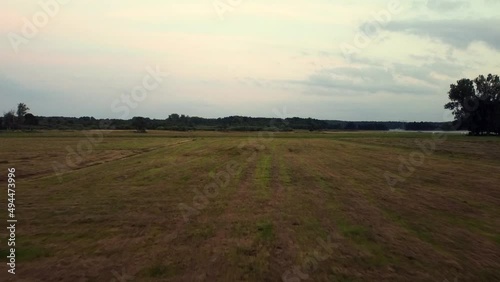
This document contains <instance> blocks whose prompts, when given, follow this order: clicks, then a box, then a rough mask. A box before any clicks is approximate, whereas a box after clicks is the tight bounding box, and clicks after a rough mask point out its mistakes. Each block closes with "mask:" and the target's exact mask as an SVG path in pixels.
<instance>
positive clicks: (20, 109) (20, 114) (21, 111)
mask: <svg viewBox="0 0 500 282" xmlns="http://www.w3.org/2000/svg"><path fill="white" fill-rule="evenodd" d="M29 110H30V108H28V106H26V104H25V103H19V104H17V119H18V122H19V124H23V123H24V115H26V113H28V111H29Z"/></svg>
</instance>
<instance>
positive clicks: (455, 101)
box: [444, 74, 500, 135]
mask: <svg viewBox="0 0 500 282" xmlns="http://www.w3.org/2000/svg"><path fill="white" fill-rule="evenodd" d="M448 97H449V99H450V100H451V102H449V103H447V104H446V105H445V106H444V107H445V109H449V110H452V111H453V114H454V115H455V119H456V124H457V125H458V127H459V128H465V129H467V130H469V131H470V132H471V133H472V134H474V135H481V134H490V133H496V134H500V79H499V77H498V75H492V74H489V75H488V76H487V77H484V76H483V75H480V76H478V77H477V78H476V79H474V80H470V79H466V78H464V79H461V80H459V81H457V84H452V85H450V91H449V92H448Z"/></svg>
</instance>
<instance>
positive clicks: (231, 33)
mask: <svg viewBox="0 0 500 282" xmlns="http://www.w3.org/2000/svg"><path fill="white" fill-rule="evenodd" d="M38 2H39V1H31V0H2V3H1V4H0V6H1V9H0V36H1V38H2V40H0V98H1V100H0V111H3V112H5V111H8V110H9V109H11V108H14V107H15V105H16V104H17V103H19V102H24V103H26V104H28V106H29V107H30V108H31V112H33V113H34V114H35V115H45V116H56V115H57V116H59V115H63V116H77V117H78V116H94V117H97V118H104V117H109V118H118V117H121V118H131V117H133V116H139V115H140V116H149V117H154V118H166V117H167V116H168V115H169V114H170V113H174V112H175V113H179V114H187V115H190V116H203V117H222V116H229V115H246V116H265V117H275V116H276V112H281V113H283V112H286V113H285V114H286V116H289V117H292V116H299V117H314V118H320V119H342V120H399V121H412V120H418V121H420V120H425V121H443V120H449V115H447V114H446V113H447V112H446V111H445V110H444V109H443V105H444V104H445V103H446V100H447V90H448V88H449V85H450V84H451V83H454V82H456V81H457V80H458V79H460V78H463V77H467V78H475V77H476V76H477V75H479V74H488V73H495V74H500V32H499V26H500V13H499V12H498V11H500V0H470V1H465V0H464V1H459V0H454V1H451V0H415V1H410V0H408V1H402V0H401V1H391V0H351V1H340V0H307V1H306V0H300V1H299V0H287V1H269V0H266V1H264V0H215V1H214V0H183V1H180V0H177V1H173V0H144V1H135V0H107V1H97V0H87V1H76V0H64V1H63V0H59V2H56V0H41V2H42V3H48V4H47V5H46V6H45V7H42V6H41V5H40V4H39V3H38ZM154 70H156V71H157V70H159V71H160V73H161V75H160V76H159V79H158V80H154V78H153V77H152V76H151V74H150V73H151V72H155V71H154ZM157 76H158V75H157ZM144 81H147V83H146V85H147V87H145V85H144ZM157 81H158V82H159V83H157ZM145 88H148V89H145ZM134 91H135V92H134ZM141 91H142V92H141ZM131 93H134V95H132V94H131ZM285 109H286V110H285Z"/></svg>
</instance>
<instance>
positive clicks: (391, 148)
mask: <svg viewBox="0 0 500 282" xmlns="http://www.w3.org/2000/svg"><path fill="white" fill-rule="evenodd" d="M86 135H87V136H89V138H90V139H91V140H93V143H90V141H89V139H88V138H87V137H86ZM101 137H102V138H101ZM436 140H437V139H435V138H433V137H432V135H431V134H424V133H389V132H378V133H367V132H350V133H343V132H336V133H309V132H296V133H273V134H269V133H262V134H260V136H259V133H219V132H185V133H178V132H160V131H150V132H149V133H147V134H136V133H132V132H126V131H114V132H111V133H109V132H107V133H105V134H104V135H101V133H98V132H95V131H94V132H78V131H75V132H57V131H48V132H39V133H1V134H0V144H1V145H0V146H1V147H0V169H1V171H0V185H1V186H2V189H0V190H1V191H3V192H2V193H1V195H0V199H1V210H0V222H2V226H3V225H5V226H4V227H0V229H1V230H3V231H2V232H1V241H0V254H1V257H2V258H3V259H2V262H3V263H2V266H1V271H0V281H106V282H108V281H294V282H296V281H450V282H451V281H500V139H499V138H477V137H468V136H459V135H449V136H447V137H446V138H444V140H443V139H441V140H440V141H439V140H438V141H436ZM419 144H421V145H419ZM422 144H423V145H422ZM422 148H423V149H422ZM9 167H14V168H15V169H16V185H17V186H16V190H17V191H16V218H17V220H18V223H17V228H16V248H17V249H16V251H17V253H16V258H17V261H16V275H15V277H13V276H12V275H11V274H9V273H7V266H6V264H5V262H6V256H7V255H8V252H7V241H6V239H7V236H8V234H7V231H6V228H5V227H6V226H7V223H6V219H7V218H6V217H7V200H6V198H7V182H6V180H7V179H6V174H7V168H9ZM54 167H56V169H55V170H54Z"/></svg>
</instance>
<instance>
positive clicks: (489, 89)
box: [0, 74, 500, 135]
mask: <svg viewBox="0 0 500 282" xmlns="http://www.w3.org/2000/svg"><path fill="white" fill-rule="evenodd" d="M448 98H449V99H450V102H449V103H447V104H446V105H445V106H444V107H445V109H449V110H452V113H453V115H454V117H455V120H454V121H453V122H400V121H389V122H376V121H339V120H319V119H313V118H299V117H293V118H286V119H276V118H259V117H245V116H230V117H224V118H202V117H190V116H187V115H183V114H181V115H179V114H175V113H174V114H170V115H169V116H168V118H166V119H151V118H148V117H134V118H132V119H129V120H121V119H96V118H94V117H88V116H86V117H79V118H76V117H44V116H34V115H33V114H32V113H30V112H29V111H30V109H29V107H28V106H27V105H26V104H24V103H19V104H18V105H17V110H11V111H9V112H7V113H4V115H3V117H0V130H19V129H21V130H26V129H27V130H33V129H62V130H84V129H101V128H99V126H100V124H103V123H105V124H109V125H110V126H111V127H112V128H115V129H125V130H137V131H139V132H145V131H146V130H147V129H154V130H177V131H187V130H218V131H266V130H269V131H291V130H310V131H317V130H390V129H402V130H417V131H426V130H431V131H433V130H468V131H469V132H470V134H472V135H500V78H499V76H498V75H492V74H489V75H488V76H486V77H485V76H483V75H480V76H478V77H477V78H476V79H474V80H471V79H466V78H464V79H461V80H459V81H457V83H456V84H451V85H450V90H449V92H448Z"/></svg>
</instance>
